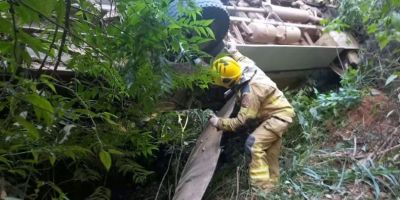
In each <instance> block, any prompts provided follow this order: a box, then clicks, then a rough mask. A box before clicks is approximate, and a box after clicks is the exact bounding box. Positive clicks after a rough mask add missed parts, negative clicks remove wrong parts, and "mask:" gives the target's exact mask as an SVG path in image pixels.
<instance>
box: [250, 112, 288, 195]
mask: <svg viewBox="0 0 400 200" xmlns="http://www.w3.org/2000/svg"><path fill="white" fill-rule="evenodd" d="M288 125H289V123H288V122H286V121H284V120H282V119H279V118H277V117H271V118H269V119H267V120H266V121H264V122H263V123H261V124H260V125H259V126H258V127H257V128H256V129H255V130H254V132H253V133H252V134H250V135H249V137H248V138H247V140H246V148H245V149H246V153H248V154H249V155H250V157H251V160H250V164H249V174H250V181H251V184H252V186H255V187H258V188H260V189H267V188H270V187H273V186H275V185H276V184H277V183H278V181H279V155H280V152H281V145H282V134H283V133H284V132H285V131H286V130H287V128H288Z"/></svg>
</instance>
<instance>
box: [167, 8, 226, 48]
mask: <svg viewBox="0 0 400 200" xmlns="http://www.w3.org/2000/svg"><path fill="white" fill-rule="evenodd" d="M179 2H183V4H185V0H173V1H172V2H171V4H170V6H169V8H168V13H169V15H170V16H171V17H174V18H176V19H177V18H178V8H177V7H178V3H179ZM193 2H194V3H195V4H196V5H197V6H198V7H200V8H202V15H201V19H212V20H213V23H212V24H211V27H210V28H211V29H212V31H213V32H214V35H215V40H213V41H210V42H208V43H206V44H203V45H202V46H201V50H203V51H204V52H206V53H208V54H210V55H212V56H215V55H217V54H218V53H219V52H220V51H221V50H222V48H223V43H222V40H223V39H224V37H225V36H226V33H227V32H228V28H229V14H228V12H227V11H226V9H225V7H224V5H223V4H222V3H221V1H219V0H193ZM221 43H222V44H221ZM221 45H222V47H221Z"/></svg>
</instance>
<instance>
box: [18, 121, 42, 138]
mask: <svg viewBox="0 0 400 200" xmlns="http://www.w3.org/2000/svg"><path fill="white" fill-rule="evenodd" d="M15 120H16V121H17V122H18V123H19V124H21V126H23V127H24V128H25V129H26V130H27V131H28V133H29V137H30V138H31V139H33V140H37V139H39V132H38V130H37V129H36V127H35V126H34V125H33V124H32V123H30V122H28V121H26V120H25V119H24V118H22V117H21V116H16V117H15Z"/></svg>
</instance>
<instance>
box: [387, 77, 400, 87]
mask: <svg viewBox="0 0 400 200" xmlns="http://www.w3.org/2000/svg"><path fill="white" fill-rule="evenodd" d="M397 77H398V76H397V75H396V74H392V75H390V76H389V77H388V78H387V79H386V83H385V86H387V85H389V84H390V83H391V82H393V81H394V80H395V79H396V78H397Z"/></svg>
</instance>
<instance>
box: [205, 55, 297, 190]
mask: <svg viewBox="0 0 400 200" xmlns="http://www.w3.org/2000/svg"><path fill="white" fill-rule="evenodd" d="M228 52H229V53H230V56H224V57H221V58H219V59H216V60H215V61H214V62H213V64H212V69H214V70H215V71H216V72H217V73H219V75H220V76H218V77H217V78H216V80H214V84H216V85H219V86H223V87H225V88H227V89H231V88H233V87H235V86H238V85H240V89H239V92H238V96H239V102H240V110H239V113H238V114H237V116H236V117H234V118H219V117H217V116H215V115H212V116H211V118H210V123H211V124H212V125H213V126H215V127H216V128H218V129H220V130H223V131H230V132H234V131H236V130H238V129H239V128H240V127H244V126H246V125H248V124H250V123H254V122H255V124H256V127H257V128H255V129H254V131H253V132H252V133H251V134H250V135H249V136H248V137H247V139H246V143H245V150H246V153H247V154H249V155H250V158H251V160H250V164H249V174H250V181H251V183H252V185H253V186H254V187H256V188H259V189H261V190H263V191H265V192H270V191H271V190H273V189H275V186H276V184H277V183H278V181H279V161H278V158H279V155H280V151H281V144H282V135H283V133H284V132H285V131H286V130H287V128H288V126H289V124H290V123H292V118H293V117H294V116H295V113H294V110H293V107H292V106H291V105H290V103H289V102H288V100H287V99H286V98H285V96H284V94H283V93H282V92H281V91H280V90H279V89H278V88H277V86H276V84H275V83H274V82H273V81H272V80H271V79H270V78H269V77H268V76H267V75H265V73H264V72H263V71H262V70H261V69H259V68H258V67H257V66H256V64H255V63H254V62H253V61H252V60H251V59H249V58H247V57H245V56H243V55H242V54H241V53H240V52H238V51H237V50H236V48H233V50H230V51H228Z"/></svg>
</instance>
